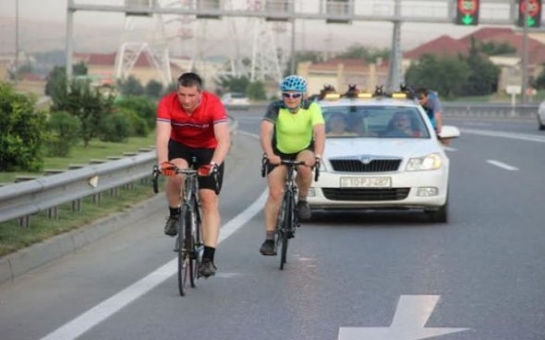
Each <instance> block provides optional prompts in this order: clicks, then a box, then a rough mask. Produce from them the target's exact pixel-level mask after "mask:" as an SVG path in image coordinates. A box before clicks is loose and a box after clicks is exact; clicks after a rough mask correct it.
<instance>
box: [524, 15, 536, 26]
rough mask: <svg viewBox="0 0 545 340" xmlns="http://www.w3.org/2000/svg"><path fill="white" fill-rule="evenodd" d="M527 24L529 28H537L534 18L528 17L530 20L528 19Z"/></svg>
mask: <svg viewBox="0 0 545 340" xmlns="http://www.w3.org/2000/svg"><path fill="white" fill-rule="evenodd" d="M526 23H527V24H528V27H533V26H535V24H536V21H535V20H534V18H532V17H528V18H527V19H526Z"/></svg>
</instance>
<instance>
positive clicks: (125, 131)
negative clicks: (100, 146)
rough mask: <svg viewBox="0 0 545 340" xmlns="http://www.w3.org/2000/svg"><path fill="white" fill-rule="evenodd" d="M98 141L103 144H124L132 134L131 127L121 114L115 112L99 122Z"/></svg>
mask: <svg viewBox="0 0 545 340" xmlns="http://www.w3.org/2000/svg"><path fill="white" fill-rule="evenodd" d="M98 134H99V139H100V140H101V141H103V142H113V143H122V142H126V141H127V139H128V138H129V137H130V136H131V134H132V126H131V123H130V121H129V120H128V119H127V117H126V116H125V115H124V114H123V113H121V112H115V113H112V114H109V115H108V116H106V117H104V118H103V119H102V121H101V122H100V128H99V131H98Z"/></svg>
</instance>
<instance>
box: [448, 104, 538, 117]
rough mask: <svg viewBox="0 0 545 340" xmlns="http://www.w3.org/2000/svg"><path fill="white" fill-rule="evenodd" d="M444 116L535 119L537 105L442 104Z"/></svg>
mask: <svg viewBox="0 0 545 340" xmlns="http://www.w3.org/2000/svg"><path fill="white" fill-rule="evenodd" d="M442 105H443V111H444V114H445V116H459V117H495V118H535V117H536V114H537V109H538V106H539V105H538V104H524V105H521V104H519V105H510V104H489V103H486V104H479V103H472V104H464V103H448V102H447V103H442Z"/></svg>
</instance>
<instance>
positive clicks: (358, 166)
mask: <svg viewBox="0 0 545 340" xmlns="http://www.w3.org/2000/svg"><path fill="white" fill-rule="evenodd" d="M329 162H330V163H331V166H332V167H333V170H334V171H343V172H388V171H397V169H398V168H399V164H401V160H400V159H373V160H372V161H371V162H369V163H368V164H364V163H363V162H362V161H360V160H359V159H330V160H329Z"/></svg>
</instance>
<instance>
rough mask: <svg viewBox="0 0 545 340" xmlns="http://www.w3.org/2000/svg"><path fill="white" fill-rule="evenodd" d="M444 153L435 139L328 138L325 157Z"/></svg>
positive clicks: (399, 156)
mask: <svg viewBox="0 0 545 340" xmlns="http://www.w3.org/2000/svg"><path fill="white" fill-rule="evenodd" d="M434 152H435V153H440V154H442V155H443V154H444V152H443V149H442V147H441V146H440V145H439V143H438V142H437V141H436V140H434V139H400V138H384V139H378V138H338V139H327V140H326V147H325V151H324V156H323V157H324V158H343V157H350V156H362V155H368V156H382V157H395V158H406V157H420V156H425V155H428V154H430V153H434Z"/></svg>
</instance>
